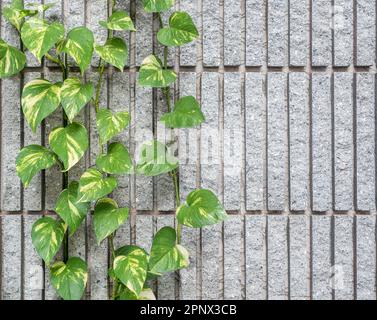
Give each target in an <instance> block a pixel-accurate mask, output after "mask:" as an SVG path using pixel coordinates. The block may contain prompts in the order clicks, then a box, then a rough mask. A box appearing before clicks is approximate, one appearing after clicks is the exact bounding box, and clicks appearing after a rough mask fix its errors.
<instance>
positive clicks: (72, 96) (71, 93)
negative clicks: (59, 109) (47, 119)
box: [61, 78, 94, 121]
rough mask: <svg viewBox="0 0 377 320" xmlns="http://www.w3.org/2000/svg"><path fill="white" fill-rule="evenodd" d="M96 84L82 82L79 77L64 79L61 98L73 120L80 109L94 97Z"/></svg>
mask: <svg viewBox="0 0 377 320" xmlns="http://www.w3.org/2000/svg"><path fill="white" fill-rule="evenodd" d="M93 94H94V86H93V84H92V83H86V84H84V83H82V82H81V81H80V79H78V78H69V79H67V80H65V81H64V84H63V86H62V89H61V99H62V106H63V108H64V111H65V113H66V115H67V117H68V119H69V121H72V120H73V119H74V118H75V117H76V115H77V114H78V113H79V112H80V110H81V109H82V108H83V107H84V106H85V105H86V104H87V103H88V102H89V101H90V100H91V99H92V97H93Z"/></svg>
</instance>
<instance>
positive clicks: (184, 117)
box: [161, 96, 205, 128]
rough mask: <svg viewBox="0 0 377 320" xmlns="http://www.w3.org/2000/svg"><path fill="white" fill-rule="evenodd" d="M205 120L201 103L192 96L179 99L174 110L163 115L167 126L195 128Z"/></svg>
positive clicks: (162, 118) (162, 119)
mask: <svg viewBox="0 0 377 320" xmlns="http://www.w3.org/2000/svg"><path fill="white" fill-rule="evenodd" d="M204 120H205V118H204V115H203V113H202V111H201V110H200V106H199V103H198V101H196V99H195V98H194V97H192V96H189V97H183V98H182V99H180V100H178V101H177V102H176V104H175V106H174V111H173V112H169V113H166V114H164V115H163V116H162V117H161V121H162V122H164V123H165V126H166V127H167V128H193V127H196V126H199V125H200V124H201V123H202V122H203V121H204Z"/></svg>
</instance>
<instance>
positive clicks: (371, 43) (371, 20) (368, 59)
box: [355, 0, 376, 66]
mask: <svg viewBox="0 0 377 320" xmlns="http://www.w3.org/2000/svg"><path fill="white" fill-rule="evenodd" d="M356 9H357V35H355V36H356V41H357V58H356V64H357V65H359V66H371V65H373V63H374V62H375V59H376V0H359V1H357V3H356Z"/></svg>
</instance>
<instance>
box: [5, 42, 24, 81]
mask: <svg viewBox="0 0 377 320" xmlns="http://www.w3.org/2000/svg"><path fill="white" fill-rule="evenodd" d="M25 63H26V56H25V54H24V53H23V52H21V51H20V50H18V49H17V48H15V47H12V46H11V45H9V44H8V43H6V42H5V41H3V40H2V39H0V79H2V78H6V77H11V76H13V75H15V74H17V73H19V72H20V71H21V70H22V69H23V68H24V67H25Z"/></svg>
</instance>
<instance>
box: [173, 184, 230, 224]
mask: <svg viewBox="0 0 377 320" xmlns="http://www.w3.org/2000/svg"><path fill="white" fill-rule="evenodd" d="M226 218H227V214H226V212H225V210H224V208H223V206H222V205H221V203H220V201H219V199H217V197H216V196H215V195H214V194H213V192H212V191H210V190H205V189H200V190H195V191H192V192H191V193H190V194H189V195H188V197H187V198H186V203H184V204H182V205H181V206H180V207H179V208H178V209H177V219H178V221H179V223H180V224H183V225H185V226H187V227H191V228H202V227H205V226H209V225H213V224H216V223H219V222H221V221H223V220H225V219H226Z"/></svg>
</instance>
